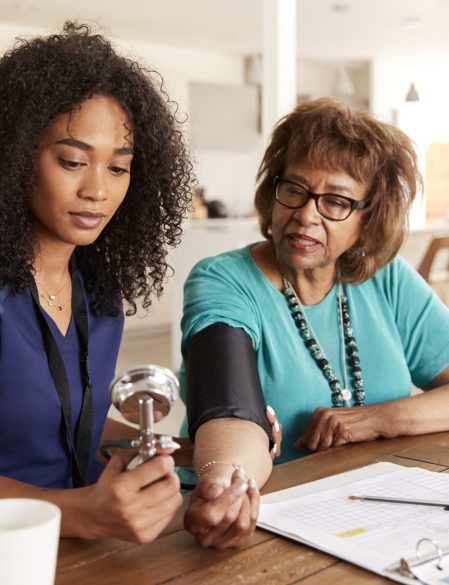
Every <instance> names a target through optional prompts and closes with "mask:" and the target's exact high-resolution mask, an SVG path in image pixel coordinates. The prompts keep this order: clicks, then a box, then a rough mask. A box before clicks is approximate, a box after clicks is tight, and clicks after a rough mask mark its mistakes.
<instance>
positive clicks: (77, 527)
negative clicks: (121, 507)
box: [0, 477, 96, 538]
mask: <svg viewBox="0 0 449 585" xmlns="http://www.w3.org/2000/svg"><path fill="white" fill-rule="evenodd" d="M88 491H89V488H88V487H87V488H79V489H70V490H69V489H67V490H64V489H51V488H41V487H36V486H33V485H29V484H26V483H22V482H20V481H16V480H14V479H9V478H6V477H0V494H1V497H2V498H34V499H38V500H45V501H47V502H52V503H53V504H56V505H57V506H59V508H61V512H62V515H61V536H68V537H79V538H95V536H96V535H95V534H90V533H89V526H90V523H89V521H88V520H89V514H88V511H87V507H86V502H87V501H88V500H89V495H88V493H87V492H88Z"/></svg>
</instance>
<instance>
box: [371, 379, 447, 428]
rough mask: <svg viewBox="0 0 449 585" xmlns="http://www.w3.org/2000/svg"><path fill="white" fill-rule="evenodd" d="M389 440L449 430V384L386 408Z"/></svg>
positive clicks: (391, 404) (393, 403)
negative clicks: (401, 436) (390, 438)
mask: <svg viewBox="0 0 449 585" xmlns="http://www.w3.org/2000/svg"><path fill="white" fill-rule="evenodd" d="M383 411H384V412H383V413H382V414H383V415H385V416H384V421H385V425H386V432H385V433H384V434H385V435H386V436H388V437H395V436H400V435H422V434H426V433H435V432H439V431H447V430H449V384H446V385H444V386H440V387H439V388H435V389H433V390H429V391H427V392H425V393H423V394H418V395H416V396H409V397H407V398H402V399H400V400H394V401H392V402H387V403H385V404H384V405H383Z"/></svg>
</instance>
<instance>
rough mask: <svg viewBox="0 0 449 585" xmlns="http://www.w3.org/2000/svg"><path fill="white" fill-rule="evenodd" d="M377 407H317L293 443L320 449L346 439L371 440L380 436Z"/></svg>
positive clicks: (356, 440)
mask: <svg viewBox="0 0 449 585" xmlns="http://www.w3.org/2000/svg"><path fill="white" fill-rule="evenodd" d="M375 415H376V411H375V410H373V407H371V406H363V407H352V408H318V409H316V410H315V412H314V413H313V414H312V416H311V417H310V420H309V423H308V424H307V427H306V430H305V431H304V434H303V435H302V436H301V437H300V438H299V439H298V441H296V443H295V447H296V448H297V449H303V448H305V447H307V448H308V449H310V450H311V451H320V450H323V449H329V448H330V447H340V446H342V445H346V444H347V443H354V442H359V441H370V440H372V439H376V438H378V437H379V436H380V433H379V430H378V427H379V426H380V425H379V423H378V421H377V419H378V418H379V417H378V416H377V418H376V416H375Z"/></svg>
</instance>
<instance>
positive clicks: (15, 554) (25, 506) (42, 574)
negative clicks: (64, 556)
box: [0, 498, 61, 585]
mask: <svg viewBox="0 0 449 585" xmlns="http://www.w3.org/2000/svg"><path fill="white" fill-rule="evenodd" d="M60 524H61V510H60V509H59V508H58V507H57V506H55V505H54V504H51V503H50V502H45V501H44V500H32V499H28V498H4V499H0V585H53V584H54V581H55V571H56V560H57V556H58V545H59V529H60Z"/></svg>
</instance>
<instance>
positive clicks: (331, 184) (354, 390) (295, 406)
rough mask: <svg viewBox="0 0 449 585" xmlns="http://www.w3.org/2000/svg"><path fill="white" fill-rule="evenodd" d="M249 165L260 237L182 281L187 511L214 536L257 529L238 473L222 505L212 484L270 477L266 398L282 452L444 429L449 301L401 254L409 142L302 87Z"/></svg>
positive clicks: (236, 536) (448, 411)
mask: <svg viewBox="0 0 449 585" xmlns="http://www.w3.org/2000/svg"><path fill="white" fill-rule="evenodd" d="M258 179H259V186H258V189H257V192H256V199H255V201H256V207H257V210H258V212H259V215H260V223H261V230H262V234H263V235H264V237H265V238H266V240H265V241H263V242H260V243H256V244H253V245H251V246H248V247H245V248H243V249H240V250H235V251H232V252H229V253H226V254H222V255H220V256H217V257H214V258H208V259H205V260H203V261H201V262H200V263H199V264H197V265H196V266H195V267H194V269H193V270H192V272H191V274H190V276H189V278H188V280H187V282H186V285H185V305H184V317H183V322H182V328H183V352H184V356H185V364H186V386H187V408H188V415H189V433H190V436H191V437H192V438H194V439H195V465H196V471H197V474H198V477H199V485H198V486H197V488H196V491H195V495H194V497H193V498H192V503H191V506H190V509H189V510H188V512H187V515H186V526H187V528H188V529H189V530H191V531H192V532H193V533H194V534H195V535H196V537H197V539H198V540H199V541H200V542H202V543H205V544H209V545H215V546H229V545H232V544H240V543H241V542H243V541H244V540H245V539H246V538H247V536H248V535H249V534H250V533H251V531H252V529H253V528H254V522H255V517H256V516H257V503H258V495H257V489H256V488H255V487H254V486H253V487H252V488H251V489H250V490H249V491H248V492H244V490H243V489H242V488H240V489H241V492H242V493H240V495H239V496H238V497H237V496H236V497H235V498H234V499H233V500H232V506H233V507H232V511H231V513H229V511H228V512H227V513H226V512H224V510H225V508H226V507H225V504H222V503H221V499H225V498H226V497H227V498H229V497H230V496H229V491H230V490H232V483H231V486H230V487H229V488H222V487H217V486H220V484H222V485H225V486H226V485H227V484H228V483H229V478H231V476H232V474H233V473H234V474H235V475H238V472H239V473H240V474H241V475H244V477H248V478H253V480H254V482H255V483H256V484H257V486H259V487H260V486H261V485H262V484H263V483H264V482H265V481H266V479H267V478H268V476H269V474H270V471H271V466H272V462H271V458H270V456H269V449H268V446H269V437H268V434H267V432H266V431H265V430H264V428H263V417H262V414H261V413H262V412H263V406H264V402H265V403H268V404H270V405H272V406H273V407H274V408H275V410H276V413H277V416H278V418H279V421H280V422H281V423H282V426H283V443H282V457H280V459H279V461H288V460H290V459H292V458H295V457H300V456H302V455H305V454H306V453H308V452H310V451H316V450H321V449H328V448H330V447H335V446H340V445H344V444H345V443H349V442H357V441H369V440H372V439H376V438H377V437H394V436H397V435H412V434H423V433H429V432H434V431H442V430H447V429H449V310H448V309H447V308H446V307H445V306H444V305H443V304H442V303H441V302H440V301H439V299H438V298H437V297H436V296H435V295H434V294H433V293H432V291H431V290H430V288H429V287H428V286H427V285H426V284H425V282H424V281H423V280H422V279H421V278H420V276H419V275H418V274H417V273H416V272H415V271H414V270H413V269H412V268H411V267H410V266H409V265H408V264H407V263H406V262H405V261H404V260H403V259H401V258H400V257H398V256H397V253H398V250H399V248H400V246H401V244H402V242H403V240H404V236H405V234H406V226H407V216H408V212H409V210H410V206H411V204H412V202H413V200H414V198H415V195H416V192H417V189H418V187H419V180H420V179H419V172H418V168H417V160H416V156H415V152H414V149H413V146H412V143H411V141H410V140H409V139H408V138H407V136H405V135H404V134H403V133H402V132H401V131H400V130H398V129H397V128H394V127H392V126H389V125H387V124H384V123H382V122H379V121H376V120H375V119H374V118H373V117H371V116H370V115H369V114H367V113H363V112H362V113H361V112H355V111H352V110H350V109H349V108H347V107H346V106H344V105H342V104H340V103H338V102H334V101H331V100H327V99H321V100H316V101H310V102H307V103H304V104H302V105H300V106H298V107H297V108H296V109H295V110H294V111H292V112H291V113H290V114H289V115H287V116H286V117H285V118H284V119H282V120H281V121H280V123H279V124H278V125H277V127H276V128H275V130H274V132H273V135H272V138H271V143H270V144H269V146H268V149H267V151H266V153H265V155H264V158H263V160H262V164H261V166H260V169H259V173H258ZM412 385H415V386H417V387H418V388H422V389H423V390H432V392H425V393H422V394H419V395H414V396H411V395H410V393H411V388H412ZM235 469H238V471H235ZM242 470H244V471H242ZM235 475H234V477H235ZM233 481H234V480H233ZM219 494H221V495H219ZM217 495H218V497H217ZM250 508H251V510H252V512H248V510H249V509H250ZM222 512H223V513H222ZM221 513H222V514H221ZM220 514H221V515H220Z"/></svg>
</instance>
